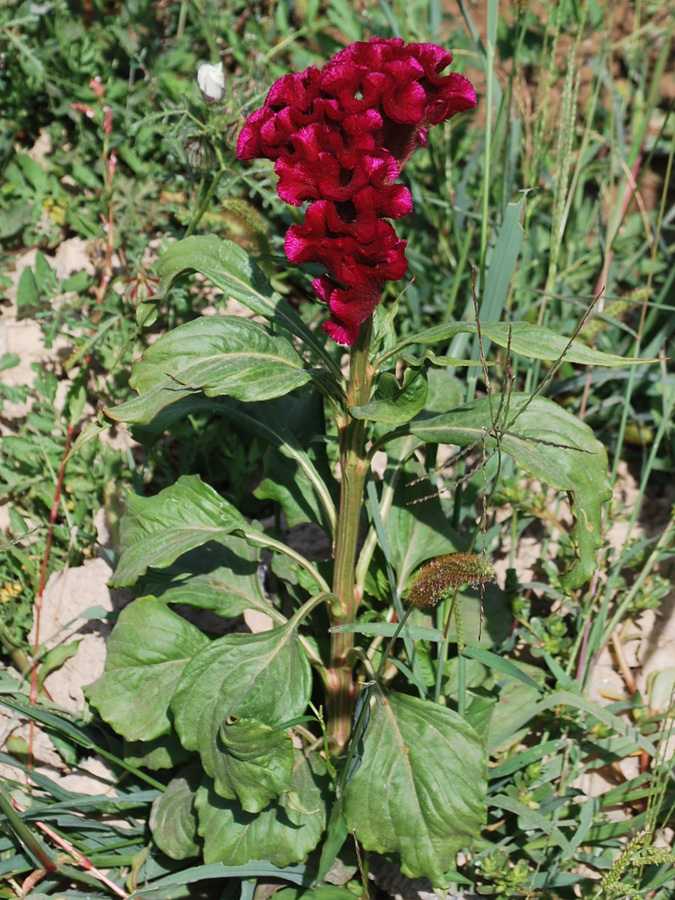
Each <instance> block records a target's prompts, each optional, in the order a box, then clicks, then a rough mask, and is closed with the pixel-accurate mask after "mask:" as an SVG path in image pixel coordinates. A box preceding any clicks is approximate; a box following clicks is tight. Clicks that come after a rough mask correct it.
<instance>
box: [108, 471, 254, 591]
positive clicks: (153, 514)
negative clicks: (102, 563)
mask: <svg viewBox="0 0 675 900" xmlns="http://www.w3.org/2000/svg"><path fill="white" fill-rule="evenodd" d="M125 503H126V509H125V513H124V517H123V518H122V523H121V526H120V543H121V546H122V554H121V556H120V559H119V562H118V563H117V568H116V569H115V574H114V576H113V579H112V583H113V585H114V586H115V587H123V586H124V585H129V584H133V583H134V582H135V581H136V579H137V578H138V577H139V576H140V575H142V574H143V573H144V572H145V571H146V569H148V568H150V567H152V568H155V569H162V568H165V567H166V566H170V565H171V564H172V563H174V562H175V561H176V560H177V559H178V557H179V556H182V555H183V553H187V552H188V551H189V550H194V548H195V547H201V545H202V544H205V543H206V542H207V541H212V540H217V539H218V538H221V537H223V536H225V535H227V534H231V533H232V532H233V531H237V530H239V529H241V528H243V527H244V526H246V524H247V523H246V520H245V519H244V517H243V516H242V515H241V513H240V512H239V511H238V510H237V509H236V508H235V507H234V506H232V505H231V504H230V503H228V502H227V500H224V499H223V498H222V497H221V496H220V495H219V494H217V493H216V491H214V490H213V488H212V487H209V485H207V484H204V482H203V481H202V480H201V478H199V477H198V476H197V475H182V476H181V477H180V478H179V479H178V481H177V482H176V483H175V484H172V485H170V486H169V487H168V488H165V489H164V490H163V491H160V492H159V494H157V495H155V496H154V497H139V496H138V495H136V494H133V493H131V492H130V493H128V494H127V495H126V498H125ZM248 527H250V526H248Z"/></svg>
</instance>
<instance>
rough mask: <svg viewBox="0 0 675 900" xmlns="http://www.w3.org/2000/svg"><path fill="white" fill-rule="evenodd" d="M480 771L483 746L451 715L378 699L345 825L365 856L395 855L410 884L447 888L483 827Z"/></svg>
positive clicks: (399, 698) (407, 701) (423, 704)
mask: <svg viewBox="0 0 675 900" xmlns="http://www.w3.org/2000/svg"><path fill="white" fill-rule="evenodd" d="M485 772H486V763H485V751H484V748H483V744H482V741H481V740H480V738H479V737H478V735H477V734H476V732H475V731H474V730H473V729H472V728H471V727H470V726H469V725H468V724H467V723H466V722H465V721H464V719H462V718H461V716H459V715H458V714H457V713H456V712H454V711H453V710H450V709H447V708H446V707H443V706H438V705H437V704H435V703H431V702H430V701H428V700H420V699H418V698H416V697H409V696H407V695H405V694H397V693H386V694H385V693H380V695H379V696H378V698H377V702H376V704H375V707H374V709H373V711H372V714H371V717H370V722H369V725H368V731H367V732H366V740H365V751H364V755H363V759H362V762H361V766H360V768H359V769H358V770H357V772H356V774H355V775H354V776H353V778H352V779H351V781H350V782H349V784H348V786H347V789H346V791H345V794H344V804H345V819H346V821H347V827H348V829H349V830H350V831H353V830H355V831H356V836H357V838H358V839H359V841H360V842H361V843H362V844H363V846H364V847H365V848H366V849H367V850H374V851H376V852H377V853H392V852H393V853H398V854H399V856H400V859H401V869H402V871H403V872H404V873H405V874H406V875H408V876H410V877H411V878H417V877H419V876H425V877H427V878H430V879H431V881H432V883H433V884H434V886H436V887H444V886H447V884H448V879H447V878H446V875H445V873H446V872H448V871H449V870H450V869H451V868H453V867H454V865H455V857H456V855H457V852H458V850H460V849H461V848H463V847H467V846H468V845H469V844H470V843H471V841H472V840H474V838H476V837H477V835H478V832H479V830H480V826H481V824H483V822H484V821H485V806H484V801H485V795H486V790H487V783H486V775H485Z"/></svg>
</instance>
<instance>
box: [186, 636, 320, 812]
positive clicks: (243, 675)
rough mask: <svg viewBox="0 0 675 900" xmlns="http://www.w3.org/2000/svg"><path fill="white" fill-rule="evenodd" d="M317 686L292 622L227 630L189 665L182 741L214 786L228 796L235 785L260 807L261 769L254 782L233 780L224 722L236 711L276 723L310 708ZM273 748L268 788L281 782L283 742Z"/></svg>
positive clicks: (240, 715)
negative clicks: (255, 631)
mask: <svg viewBox="0 0 675 900" xmlns="http://www.w3.org/2000/svg"><path fill="white" fill-rule="evenodd" d="M311 689H312V676H311V671H310V667H309V662H308V660H307V656H306V654H305V652H304V650H303V649H302V647H301V646H300V644H299V642H298V636H297V632H296V630H295V628H294V627H293V626H292V625H291V623H289V624H287V625H284V626H282V627H281V628H275V629H274V630H272V631H265V632H263V633H262V634H228V635H225V636H224V637H222V638H218V640H215V641H213V642H212V643H211V644H210V645H209V646H208V647H206V648H204V650H203V651H202V652H201V653H199V654H197V656H195V658H194V659H193V660H192V661H191V663H190V664H189V665H188V666H187V667H186V669H185V672H184V673H183V677H182V679H181V681H180V684H179V685H178V689H177V691H176V693H175V694H174V697H173V700H172V706H171V709H172V711H173V713H174V716H175V724H176V730H177V731H178V734H179V736H180V739H181V742H182V744H183V746H184V747H186V748H187V749H188V750H198V751H199V753H200V755H201V758H202V765H203V766H204V769H205V770H206V772H207V774H208V775H210V776H211V778H213V779H214V780H215V783H216V784H215V787H216V791H217V792H218V793H219V794H221V795H222V796H223V797H229V798H231V797H232V794H233V792H236V794H237V795H238V796H240V797H242V795H243V796H244V798H245V800H246V803H247V804H249V805H253V806H255V805H258V804H259V803H260V802H261V801H260V796H262V795H261V794H256V793H255V791H256V784H255V781H256V779H259V778H260V775H259V773H256V772H252V773H251V775H250V778H249V780H248V781H246V782H242V783H241V784H240V785H238V786H237V787H236V789H235V788H234V787H233V785H232V778H231V773H232V766H233V765H234V764H233V763H231V761H230V760H228V758H227V747H226V745H225V744H224V742H223V733H222V731H221V726H222V725H223V723H224V722H226V721H227V720H228V718H230V717H235V718H247V719H255V720H257V721H258V722H262V723H264V724H265V725H267V726H269V727H270V728H278V727H279V726H280V725H282V724H283V723H285V722H288V721H289V720H291V719H293V718H295V717H296V716H300V715H302V714H303V713H304V711H305V709H306V708H307V704H308V703H309V698H310V695H311ZM275 753H276V754H277V756H278V757H279V759H275V761H274V762H273V763H270V765H269V778H268V784H267V786H266V788H265V790H268V788H269V785H270V784H272V783H274V784H275V785H278V784H279V780H278V779H279V772H280V768H279V767H280V765H282V763H283V757H284V754H285V753H286V750H285V747H282V746H279V745H276V746H275ZM279 760H281V762H280V761H279ZM275 789H276V788H275ZM283 789H284V790H288V784H286V785H285V786H284V788H283ZM242 802H243V800H242ZM260 808H261V807H260V805H258V809H260Z"/></svg>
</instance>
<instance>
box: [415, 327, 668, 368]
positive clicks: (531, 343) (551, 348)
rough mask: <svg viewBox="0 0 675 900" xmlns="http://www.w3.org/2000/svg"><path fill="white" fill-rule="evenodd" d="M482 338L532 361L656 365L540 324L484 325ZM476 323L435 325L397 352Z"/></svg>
mask: <svg viewBox="0 0 675 900" xmlns="http://www.w3.org/2000/svg"><path fill="white" fill-rule="evenodd" d="M480 328H481V332H482V334H483V337H485V338H487V339H488V340H491V341H494V343H495V344H497V345H498V346H500V347H507V346H509V341H510V347H511V351H512V352H513V353H516V354H518V355H519V356H527V357H530V358H531V359H544V360H549V361H554V360H557V359H560V357H561V356H564V358H565V360H566V361H567V362H571V363H578V364H580V365H586V366H610V367H612V368H613V367H615V366H617V367H618V366H632V365H634V364H635V363H648V362H654V361H655V360H653V359H634V358H631V357H623V356H615V355H614V354H613V353H602V352H601V351H600V350H595V349H593V347H588V346H586V344H583V343H582V342H581V341H578V340H574V341H570V339H569V338H567V337H565V336H564V335H562V334H560V333H559V332H557V331H552V330H551V329H550V328H544V327H543V326H541V325H530V324H529V323H528V322H481V326H480ZM477 333H478V327H477V325H476V323H475V322H448V323H446V324H444V325H435V326H433V327H432V328H427V329H426V330H425V331H421V332H419V333H418V334H413V335H410V337H406V339H405V340H404V341H402V342H401V343H400V344H399V348H398V349H402V348H403V347H407V346H410V345H411V344H436V343H438V342H440V341H445V340H448V339H449V338H452V337H455V335H457V334H477Z"/></svg>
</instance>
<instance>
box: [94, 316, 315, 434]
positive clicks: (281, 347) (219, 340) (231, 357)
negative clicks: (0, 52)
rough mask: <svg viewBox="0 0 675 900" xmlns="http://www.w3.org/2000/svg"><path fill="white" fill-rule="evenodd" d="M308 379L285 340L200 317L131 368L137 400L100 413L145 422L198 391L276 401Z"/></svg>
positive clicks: (244, 323)
mask: <svg viewBox="0 0 675 900" xmlns="http://www.w3.org/2000/svg"><path fill="white" fill-rule="evenodd" d="M311 377H312V375H311V372H310V371H309V370H308V369H306V368H305V366H304V363H303V360H302V357H301V356H300V355H299V354H298V353H297V352H296V350H295V349H294V348H293V345H292V344H291V343H290V342H289V341H287V340H286V338H284V337H281V336H279V335H272V334H270V333H269V332H268V331H267V330H266V329H265V328H264V327H263V326H262V325H259V324H258V323H257V322H252V321H251V320H250V319H241V318H237V317H236V316H203V317H202V318H199V319H194V320H193V321H192V322H187V323H186V324H185V325H179V326H178V328H174V329H173V331H169V332H168V333H167V334H165V335H163V336H162V337H161V338H160V339H159V340H158V341H157V342H156V343H154V344H152V345H151V346H150V347H149V348H148V349H147V350H146V352H145V354H144V356H143V357H142V358H141V359H140V360H139V361H138V362H137V363H135V364H134V367H133V372H132V376H131V379H130V382H129V383H130V384H131V386H132V387H133V388H135V389H136V390H137V391H138V393H139V396H138V397H134V398H133V399H132V400H128V401H127V402H126V403H122V404H121V405H120V406H117V407H115V408H114V409H110V410H106V415H109V416H110V417H111V418H113V419H115V420H116V421H118V422H129V423H131V424H147V423H148V422H150V421H152V419H153V418H154V417H155V416H156V415H157V414H158V413H159V412H161V410H163V409H165V407H167V406H169V405H170V404H172V403H175V402H176V401H177V400H180V399H182V398H183V397H187V396H188V395H189V394H190V393H192V392H193V391H197V390H202V391H204V393H205V394H206V395H207V397H220V396H223V395H228V396H230V397H234V398H235V399H237V400H243V401H246V402H251V401H255V400H269V399H270V398H272V397H281V396H283V395H284V394H287V393H288V392H289V391H292V390H294V389H295V388H297V387H300V385H302V384H306V383H307V382H308V381H309V380H310V379H311Z"/></svg>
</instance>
